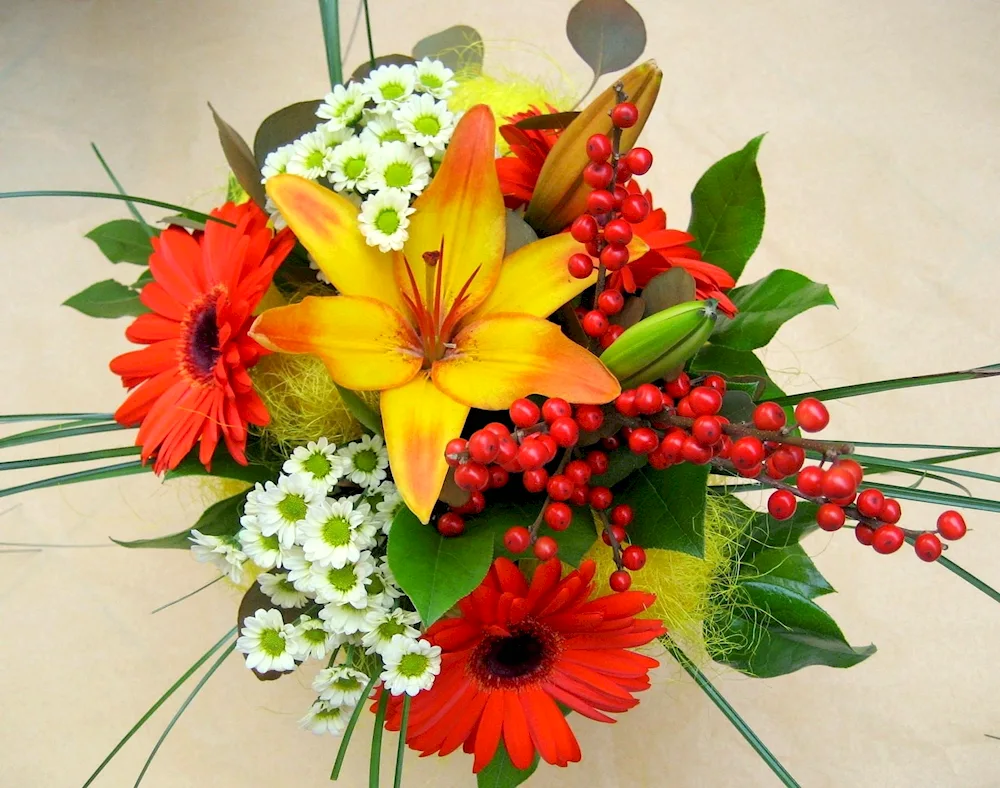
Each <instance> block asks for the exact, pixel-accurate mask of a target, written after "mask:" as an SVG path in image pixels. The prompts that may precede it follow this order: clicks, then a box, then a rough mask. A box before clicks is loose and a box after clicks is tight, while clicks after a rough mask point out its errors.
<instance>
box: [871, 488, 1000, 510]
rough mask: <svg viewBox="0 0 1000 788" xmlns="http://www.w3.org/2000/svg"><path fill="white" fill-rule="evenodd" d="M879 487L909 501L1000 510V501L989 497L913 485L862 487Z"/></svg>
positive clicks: (888, 495) (893, 496)
mask: <svg viewBox="0 0 1000 788" xmlns="http://www.w3.org/2000/svg"><path fill="white" fill-rule="evenodd" d="M869 487H877V488H878V489H880V490H881V491H882V492H883V493H885V494H886V496H887V497H891V498H903V499H904V500H907V501H920V502H921V503H936V504H938V505H940V506H948V507H955V508H958V509H979V510H981V511H984V512H1000V501H991V500H989V499H987V498H972V497H966V496H964V495H952V494H951V493H943V492H934V491H932V490H919V489H914V488H912V487H900V486H898V485H895V484H862V485H861V488H862V489H867V488H869Z"/></svg>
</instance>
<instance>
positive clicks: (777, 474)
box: [764, 455, 787, 479]
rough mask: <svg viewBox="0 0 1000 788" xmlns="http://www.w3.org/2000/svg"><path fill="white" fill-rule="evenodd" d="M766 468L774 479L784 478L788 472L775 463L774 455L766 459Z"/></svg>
mask: <svg viewBox="0 0 1000 788" xmlns="http://www.w3.org/2000/svg"><path fill="white" fill-rule="evenodd" d="M764 470H765V471H767V475H768V476H769V477H770V478H772V479H784V478H785V476H786V475H787V474H784V473H782V472H781V469H780V468H778V466H777V465H775V464H774V456H773V455H772V456H770V457H768V458H767V459H766V460H765V461H764Z"/></svg>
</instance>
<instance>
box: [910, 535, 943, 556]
mask: <svg viewBox="0 0 1000 788" xmlns="http://www.w3.org/2000/svg"><path fill="white" fill-rule="evenodd" d="M913 549H914V550H916V552H917V558H919V559H920V560H921V561H937V560H938V559H939V558H940V557H941V540H940V539H938V537H937V534H920V536H918V537H917V538H916V539H915V540H914V541H913Z"/></svg>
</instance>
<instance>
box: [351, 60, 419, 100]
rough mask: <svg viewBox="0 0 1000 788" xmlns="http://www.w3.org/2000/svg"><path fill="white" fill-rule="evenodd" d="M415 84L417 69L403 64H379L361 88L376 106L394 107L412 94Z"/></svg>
mask: <svg viewBox="0 0 1000 788" xmlns="http://www.w3.org/2000/svg"><path fill="white" fill-rule="evenodd" d="M416 86H417V69H416V67H415V66H412V65H410V64H408V63H407V64H405V65H402V66H397V65H395V64H393V65H389V66H379V67H378V68H376V69H375V70H374V71H372V72H371V73H370V74H369V75H368V77H367V78H366V79H365V81H364V82H362V83H361V89H362V91H363V92H364V93H365V95H367V96H368V98H370V99H371V100H372V101H374V102H375V105H376V106H377V107H382V108H386V109H388V108H390V107H392V108H395V107H398V106H399V105H400V103H401V102H403V101H406V99H407V98H408V97H409V96H410V95H412V93H413V91H414V89H415V88H416Z"/></svg>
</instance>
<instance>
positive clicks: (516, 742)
mask: <svg viewBox="0 0 1000 788" xmlns="http://www.w3.org/2000/svg"><path fill="white" fill-rule="evenodd" d="M519 695H520V693H517V692H508V693H506V695H505V706H504V719H503V743H504V748H505V749H506V750H507V755H509V756H510V762H511V763H513V764H514V767H515V768H517V769H527V768H528V767H529V766H531V762H532V761H533V760H534V759H535V746H534V745H533V744H532V743H531V734H530V733H529V732H528V720H527V719H526V718H525V716H524V708H523V707H522V706H521V698H520V697H519Z"/></svg>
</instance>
